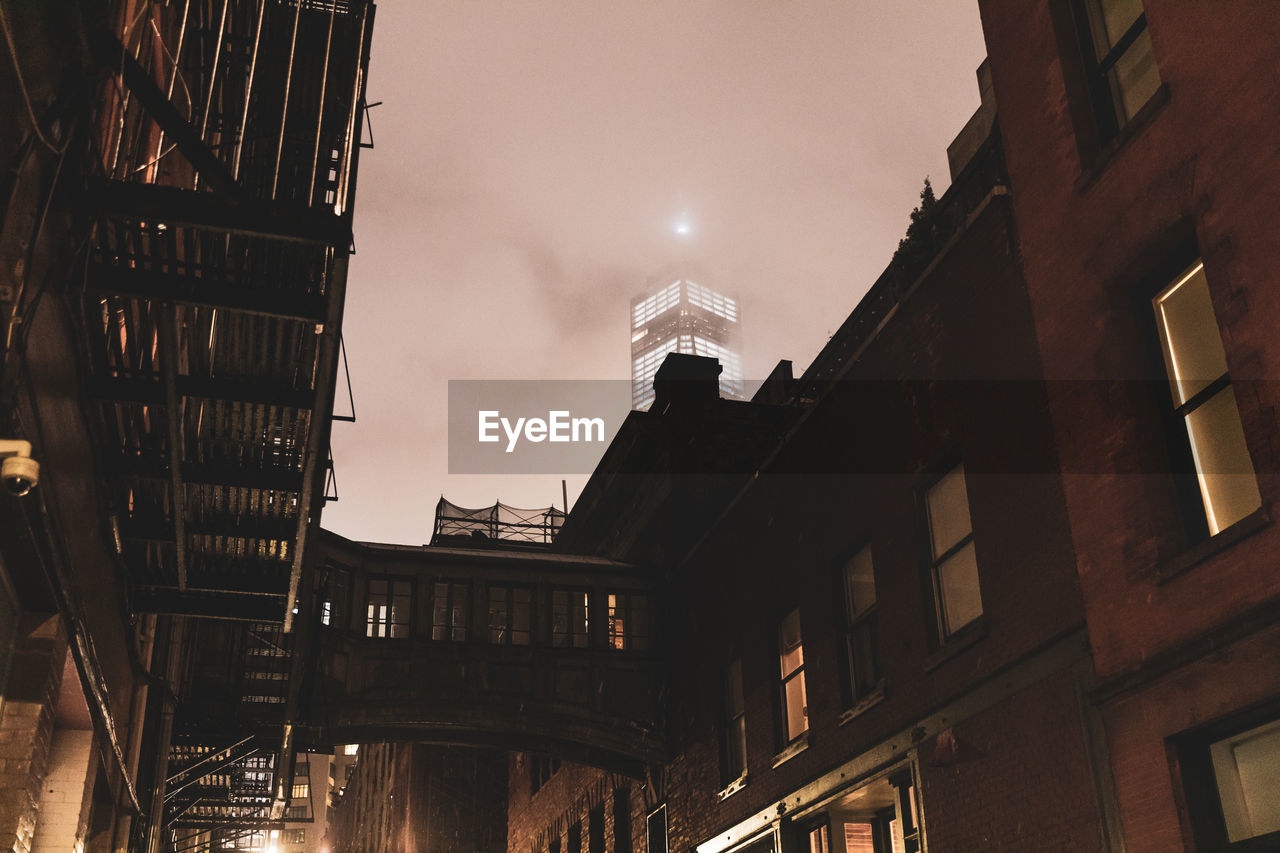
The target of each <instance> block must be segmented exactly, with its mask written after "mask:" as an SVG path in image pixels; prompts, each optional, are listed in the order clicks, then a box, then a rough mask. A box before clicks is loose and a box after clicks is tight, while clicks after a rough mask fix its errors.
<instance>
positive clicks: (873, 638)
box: [836, 539, 884, 709]
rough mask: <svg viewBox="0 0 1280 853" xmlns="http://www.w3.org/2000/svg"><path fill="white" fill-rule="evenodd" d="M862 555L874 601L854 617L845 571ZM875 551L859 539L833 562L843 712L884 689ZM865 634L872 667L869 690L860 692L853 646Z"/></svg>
mask: <svg viewBox="0 0 1280 853" xmlns="http://www.w3.org/2000/svg"><path fill="white" fill-rule="evenodd" d="M863 552H868V553H869V556H870V559H871V584H872V592H873V594H874V595H875V601H873V602H872V603H871V604H870V605H868V606H866V607H864V608H862V609H861V610H859V611H858V612H857V613H853V612H852V610H851V608H852V605H853V595H852V590H851V589H850V587H849V580H850V578H849V569H850V567H851V566H852V564H853V561H854V560H855V559H856V558H857V557H859V556H860V555H861V554H862V553H863ZM875 565H876V560H875V549H874V548H872V545H871V540H869V539H860V540H857V541H856V542H855V544H854V545H853V547H851V548H849V549H848V550H846V551H845V552H844V553H843V554H842V555H841V557H840V558H839V559H838V560H837V561H836V589H837V593H838V594H837V597H836V601H837V607H838V609H839V617H840V624H841V626H842V635H843V636H842V642H841V644H840V655H841V658H842V663H843V664H844V665H843V667H842V670H841V675H842V687H843V688H844V700H845V707H846V709H852V708H854V707H856V706H858V705H859V704H860V703H862V702H864V701H865V700H867V699H868V698H870V697H872V696H874V695H875V694H876V693H877V692H878V691H880V690H881V689H883V687H884V669H883V664H882V662H881V660H880V636H879V631H880V625H879V612H880V591H879V587H878V584H877V583H876V577H875V574H876V573H875ZM860 631H865V632H866V638H867V639H868V641H869V643H870V646H871V648H870V659H871V667H872V678H871V679H870V683H869V686H866V685H864V686H865V689H860V687H859V683H858V682H859V679H858V673H857V661H858V655H857V653H856V650H855V646H856V644H857V639H858V633H859V632H860Z"/></svg>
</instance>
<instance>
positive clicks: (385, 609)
mask: <svg viewBox="0 0 1280 853" xmlns="http://www.w3.org/2000/svg"><path fill="white" fill-rule="evenodd" d="M412 598H413V584H412V583H411V582H410V581H407V580H395V579H394V578H387V577H381V578H379V577H371V578H369V604H368V607H367V609H366V611H365V623H364V624H365V632H364V635H365V636H366V637H381V638H385V637H391V638H393V639H398V638H401V637H407V636H409V618H410V602H411V601H412Z"/></svg>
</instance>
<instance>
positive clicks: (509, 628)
mask: <svg viewBox="0 0 1280 853" xmlns="http://www.w3.org/2000/svg"><path fill="white" fill-rule="evenodd" d="M532 614H533V590H531V589H529V587H527V586H514V587H508V586H491V587H489V642H491V643H501V644H503V645H506V644H510V645H513V646H527V645H529V639H530V627H529V626H530V624H531V623H532Z"/></svg>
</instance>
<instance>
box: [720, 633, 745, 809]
mask: <svg viewBox="0 0 1280 853" xmlns="http://www.w3.org/2000/svg"><path fill="white" fill-rule="evenodd" d="M720 751H721V756H722V758H721V764H720V776H721V779H720V782H721V784H724V785H728V784H730V783H731V782H733V781H734V780H736V779H741V778H742V777H743V776H744V775H745V774H746V772H747V714H746V705H745V703H744V702H743V700H742V660H741V659H740V658H739V659H736V660H734V662H733V663H731V664H729V666H728V668H727V669H725V671H724V723H723V729H722V735H721V743H720Z"/></svg>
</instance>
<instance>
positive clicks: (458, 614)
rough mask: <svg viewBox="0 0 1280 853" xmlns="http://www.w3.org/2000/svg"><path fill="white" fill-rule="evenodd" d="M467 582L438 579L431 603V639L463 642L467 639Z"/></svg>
mask: <svg viewBox="0 0 1280 853" xmlns="http://www.w3.org/2000/svg"><path fill="white" fill-rule="evenodd" d="M468 592H469V590H468V587H467V585H466V584H465V583H449V582H447V581H437V582H436V584H435V585H434V587H433V593H432V605H431V639H433V640H450V641H453V642H461V641H463V640H465V639H467V621H468V620H467V616H468V610H467V600H468V595H467V593H468Z"/></svg>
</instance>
